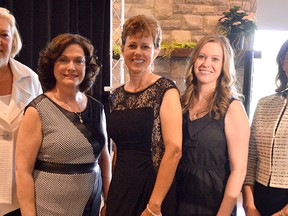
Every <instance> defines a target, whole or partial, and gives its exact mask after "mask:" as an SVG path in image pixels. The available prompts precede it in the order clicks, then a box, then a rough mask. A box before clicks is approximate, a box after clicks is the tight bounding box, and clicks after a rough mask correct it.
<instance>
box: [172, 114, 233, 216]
mask: <svg viewBox="0 0 288 216" xmlns="http://www.w3.org/2000/svg"><path fill="white" fill-rule="evenodd" d="M224 119H225V116H222V117H221V118H220V119H219V120H214V119H211V118H210V117H209V114H207V115H205V116H204V117H202V118H199V119H196V120H194V121H191V120H190V118H189V112H187V113H185V114H184V116H183V154H182V158H181V161H180V163H179V166H178V170H177V175H176V176H177V177H176V181H177V216H200V215H201V216H215V215H216V214H217V211H218V209H219V207H220V204H221V202H222V199H223V196H224V191H225V186H226V183H227V179H228V177H229V174H230V167H229V158H228V149H227V142H226V138H225V133H224ZM234 211H236V208H234ZM234 211H233V212H234ZM234 214H235V215H236V212H234V213H233V214H232V215H234Z"/></svg>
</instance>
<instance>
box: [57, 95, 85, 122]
mask: <svg viewBox="0 0 288 216" xmlns="http://www.w3.org/2000/svg"><path fill="white" fill-rule="evenodd" d="M54 97H55V98H56V99H57V100H58V101H60V102H62V103H64V104H65V105H66V106H67V107H68V109H69V110H71V112H73V113H75V115H77V116H78V118H79V121H80V123H81V124H83V123H84V121H83V119H82V117H81V114H82V112H79V113H77V112H74V111H73V109H72V108H71V107H70V106H69V105H68V104H67V103H65V102H64V101H63V100H60V99H59V98H58V97H56V95H55V94H54Z"/></svg>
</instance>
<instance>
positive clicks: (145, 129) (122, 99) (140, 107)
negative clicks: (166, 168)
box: [107, 77, 176, 216]
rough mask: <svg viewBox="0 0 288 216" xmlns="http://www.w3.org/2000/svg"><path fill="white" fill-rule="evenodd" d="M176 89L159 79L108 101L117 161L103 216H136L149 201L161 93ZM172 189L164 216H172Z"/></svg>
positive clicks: (160, 149)
mask: <svg viewBox="0 0 288 216" xmlns="http://www.w3.org/2000/svg"><path fill="white" fill-rule="evenodd" d="M171 88H176V86H175V84H174V83H173V82H172V81H171V80H168V79H166V78H163V77H162V78H160V79H158V80H157V81H156V82H155V83H153V84H152V85H150V86H149V87H148V88H146V89H145V90H143V91H141V92H137V93H130V92H127V91H125V90H124V86H121V87H119V88H117V89H116V90H115V91H114V92H113V93H112V94H111V97H110V102H111V114H110V117H109V119H108V134H109V136H110V137H111V138H112V139H113V141H114V142H115V144H116V146H117V159H116V165H115V169H114V173H113V176H112V181H111V184H110V188H109V193H108V198H107V216H139V215H140V214H141V213H142V212H143V211H144V209H145V208H146V205H147V203H148V201H149V198H150V196H151V193H152V190H153V187H154V183H155V180H156V176H157V171H158V168H159V164H160V162H161V159H162V157H163V154H164V143H163V139H162V134H161V124H160V116H159V113H160V106H161V103H162V100H163V96H164V94H165V92H166V91H167V90H169V89H171ZM175 193H176V192H175V187H174V185H173V186H172V187H171V188H170V191H169V192H168V194H167V195H166V198H165V200H164V202H163V204H162V214H163V215H164V216H168V215H169V216H175Z"/></svg>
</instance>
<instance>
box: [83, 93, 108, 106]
mask: <svg viewBox="0 0 288 216" xmlns="http://www.w3.org/2000/svg"><path fill="white" fill-rule="evenodd" d="M86 96H87V99H88V103H90V104H91V105H92V106H93V108H100V109H104V105H103V104H102V103H101V102H100V101H98V100H97V99H95V98H94V97H92V96H91V95H86Z"/></svg>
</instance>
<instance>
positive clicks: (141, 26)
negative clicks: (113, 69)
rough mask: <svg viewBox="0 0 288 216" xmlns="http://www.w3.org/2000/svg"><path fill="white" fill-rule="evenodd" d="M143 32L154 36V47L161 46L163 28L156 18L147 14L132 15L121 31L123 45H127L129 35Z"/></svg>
mask: <svg viewBox="0 0 288 216" xmlns="http://www.w3.org/2000/svg"><path fill="white" fill-rule="evenodd" d="M137 33H142V34H143V35H146V36H150V35H151V36H152V37H153V41H154V47H155V48H159V47H160V45H161V40H162V30H161V27H160V25H159V23H158V22H157V20H156V19H154V18H153V17H149V16H145V15H137V16H133V17H130V18H129V19H128V20H126V22H125V23H124V25H123V30H122V33H121V40H122V45H125V43H126V39H127V37H128V36H133V35H136V34H137Z"/></svg>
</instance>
